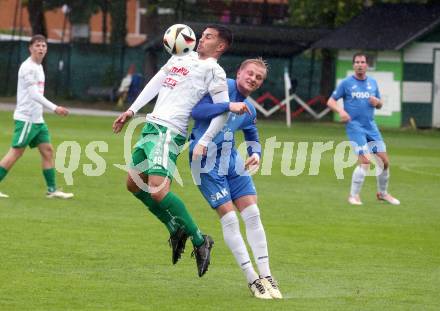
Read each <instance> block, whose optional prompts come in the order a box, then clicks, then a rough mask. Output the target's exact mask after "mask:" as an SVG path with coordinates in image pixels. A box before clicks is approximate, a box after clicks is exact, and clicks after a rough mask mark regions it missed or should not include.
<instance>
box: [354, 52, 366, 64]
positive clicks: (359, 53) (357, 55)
mask: <svg viewBox="0 0 440 311" xmlns="http://www.w3.org/2000/svg"><path fill="white" fill-rule="evenodd" d="M359 56H363V57H365V60H366V61H367V63H368V55H367V54H365V53H364V52H357V53H355V54H354V55H353V60H352V61H353V64H354V60H355V58H356V57H359Z"/></svg>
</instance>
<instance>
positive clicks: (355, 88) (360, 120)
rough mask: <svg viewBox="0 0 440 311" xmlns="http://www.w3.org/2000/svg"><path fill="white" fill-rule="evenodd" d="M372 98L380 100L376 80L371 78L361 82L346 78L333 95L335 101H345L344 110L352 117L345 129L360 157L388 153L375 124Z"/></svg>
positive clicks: (352, 77)
mask: <svg viewBox="0 0 440 311" xmlns="http://www.w3.org/2000/svg"><path fill="white" fill-rule="evenodd" d="M370 96H375V97H377V98H380V92H379V88H378V86H377V82H376V80H374V79H373V78H370V77H367V78H366V79H365V80H359V79H356V77H354V76H351V77H347V78H345V79H344V80H343V81H342V82H341V83H340V84H339V85H338V87H337V88H336V90H335V91H334V92H333V94H332V95H331V97H332V98H333V99H335V100H338V99H340V98H342V99H343V100H344V110H345V111H346V112H347V113H348V114H349V115H350V117H351V121H350V122H347V124H346V125H345V129H346V132H347V136H348V138H349V139H350V142H351V143H352V145H353V147H354V150H355V153H356V154H358V155H360V154H365V153H376V152H386V146H385V143H384V142H383V138H382V135H381V133H380V131H379V129H378V128H377V125H376V122H374V109H375V107H374V106H373V105H371V104H370V100H369V99H370Z"/></svg>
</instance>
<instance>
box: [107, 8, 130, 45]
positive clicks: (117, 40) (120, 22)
mask: <svg viewBox="0 0 440 311" xmlns="http://www.w3.org/2000/svg"><path fill="white" fill-rule="evenodd" d="M110 15H111V18H112V32H111V37H110V41H111V43H112V44H119V45H125V37H126V36H127V26H126V24H127V1H126V0H112V1H110Z"/></svg>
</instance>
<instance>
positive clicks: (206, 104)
mask: <svg viewBox="0 0 440 311" xmlns="http://www.w3.org/2000/svg"><path fill="white" fill-rule="evenodd" d="M228 111H230V112H234V113H236V114H243V113H245V112H247V113H249V114H250V111H249V109H248V107H247V106H246V104H245V103H243V102H231V103H227V102H226V103H216V104H213V103H212V101H205V100H203V99H202V100H201V101H200V102H199V103H198V104H197V105H195V106H194V108H193V110H192V111H191V117H192V118H193V119H194V120H200V121H208V120H211V119H213V118H215V117H217V116H219V115H221V114H222V113H225V112H228Z"/></svg>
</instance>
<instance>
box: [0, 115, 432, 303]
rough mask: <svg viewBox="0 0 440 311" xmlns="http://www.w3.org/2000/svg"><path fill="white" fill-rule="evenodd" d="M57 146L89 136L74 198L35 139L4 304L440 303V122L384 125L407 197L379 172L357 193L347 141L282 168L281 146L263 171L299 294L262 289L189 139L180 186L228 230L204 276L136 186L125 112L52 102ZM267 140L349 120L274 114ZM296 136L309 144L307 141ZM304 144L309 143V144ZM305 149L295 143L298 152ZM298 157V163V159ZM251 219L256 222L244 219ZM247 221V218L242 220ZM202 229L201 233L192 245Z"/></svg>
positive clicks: (0, 255) (278, 260)
mask: <svg viewBox="0 0 440 311" xmlns="http://www.w3.org/2000/svg"><path fill="white" fill-rule="evenodd" d="M46 120H47V123H48V124H49V128H50V129H51V133H52V136H53V143H54V146H55V147H56V146H58V145H59V144H60V143H61V142H63V141H66V140H75V141H77V142H78V143H79V144H80V145H81V148H82V153H81V159H80V165H79V168H78V170H76V172H75V173H74V174H73V180H74V185H73V186H66V185H65V182H64V178H63V175H61V174H58V176H57V178H58V181H59V185H60V186H61V187H63V189H64V190H65V191H72V192H74V193H75V198H74V199H73V200H70V201H60V200H48V199H46V198H45V197H44V194H45V185H44V181H43V178H42V173H41V169H40V157H39V155H38V152H37V151H35V150H28V151H27V152H26V153H25V155H24V157H23V158H22V159H20V161H19V162H18V163H17V165H16V166H15V167H14V168H13V170H12V171H11V172H10V174H9V175H8V176H7V178H6V179H5V180H4V181H3V182H2V183H1V184H0V191H2V192H5V193H7V194H9V195H10V196H11V197H10V198H9V199H4V200H0V310H181V311H183V310H277V311H278V310H440V294H439V293H440V247H439V245H440V244H439V243H440V241H439V240H440V208H439V201H440V132H439V131H424V132H413V131H408V130H383V134H384V137H385V140H386V142H387V145H388V151H389V154H390V158H391V163H392V170H391V173H392V177H391V183H390V192H391V193H393V194H394V195H395V196H396V197H398V198H399V199H400V200H401V202H402V204H401V205H400V206H390V205H386V204H382V203H380V202H377V201H376V199H375V191H376V186H375V178H374V177H367V180H366V183H365V185H364V188H363V192H362V199H363V201H364V205H363V206H361V207H354V206H350V205H348V203H347V202H346V198H347V193H348V188H349V184H350V178H351V172H352V168H348V169H346V170H345V171H344V175H345V179H343V180H338V179H336V176H335V172H334V170H333V152H330V151H328V152H325V153H324V154H323V156H322V159H321V165H320V170H319V174H318V175H315V176H309V174H308V173H307V172H308V165H309V164H310V150H311V146H309V153H308V155H307V161H306V170H305V172H304V173H303V174H300V175H299V176H296V177H292V176H290V177H287V176H284V175H283V174H281V168H280V163H281V156H282V152H281V151H276V152H275V156H274V165H273V168H272V175H271V176H262V175H261V174H258V175H257V176H255V183H256V186H257V189H258V192H259V206H260V209H261V213H262V220H263V224H264V225H265V229H266V234H267V237H268V242H269V251H270V255H271V258H270V260H271V269H272V272H273V274H274V276H275V277H276V278H277V279H278V281H279V283H280V286H281V289H282V292H283V294H284V297H285V299H284V300H282V301H260V300H257V299H254V298H252V297H251V296H250V295H249V291H248V289H247V285H246V281H245V278H244V276H243V275H242V273H241V271H240V269H239V267H238V266H237V265H236V263H235V261H234V259H233V257H232V254H231V253H230V252H229V250H228V249H227V247H226V245H225V244H224V242H223V237H222V233H221V227H220V223H219V221H218V219H217V216H216V214H215V213H214V212H212V211H210V208H209V207H208V205H207V204H206V203H205V202H204V201H203V199H202V197H201V195H200V194H199V192H198V190H197V188H196V187H195V186H194V185H193V184H192V182H191V178H190V174H189V170H188V163H187V162H188V161H187V155H186V153H185V154H184V155H183V156H182V157H181V158H180V160H179V163H178V166H179V171H180V173H181V175H182V178H183V180H184V186H183V187H182V186H180V185H178V184H174V185H173V188H174V191H175V192H177V193H178V194H179V195H180V196H181V198H182V199H183V200H184V201H185V202H186V203H187V206H188V208H189V210H190V211H191V213H192V214H193V216H194V218H195V219H196V220H197V222H198V224H199V226H200V227H201V229H202V230H203V231H204V232H207V233H209V234H211V235H212V236H213V237H214V239H215V241H216V243H215V246H214V248H213V253H212V256H213V257H212V261H211V262H212V264H211V266H210V269H209V271H208V273H207V274H206V275H205V276H204V277H203V278H199V277H198V276H197V274H196V266H195V261H194V260H193V259H191V258H190V249H189V247H188V249H187V251H186V253H185V254H184V257H183V259H182V260H181V261H180V262H179V263H178V264H177V265H176V266H173V265H172V264H171V250H170V248H169V247H168V244H167V239H168V233H167V231H166V229H165V228H164V227H163V226H162V225H161V224H160V223H159V222H158V221H157V220H156V219H155V218H153V217H152V216H151V215H150V214H149V212H148V211H147V210H146V209H145V208H144V207H143V206H142V205H141V204H140V203H139V202H138V201H137V200H136V199H134V198H133V197H132V196H131V195H129V194H128V192H127V191H126V190H125V175H126V174H125V172H123V171H122V170H120V169H118V168H116V167H115V166H114V165H113V164H122V163H124V158H123V138H122V135H119V136H117V135H114V134H112V132H111V123H112V121H113V120H112V118H99V117H79V116H70V117H68V118H67V119H64V118H59V117H55V116H53V115H50V116H46ZM0 124H2V127H1V130H0V153H1V155H3V154H4V153H6V151H7V149H8V148H9V144H10V140H11V134H12V128H13V123H12V113H10V112H0ZM259 126H260V134H261V136H262V137H261V140H262V142H264V141H265V140H266V139H267V138H269V137H272V136H276V137H277V141H279V142H300V141H304V142H314V141H321V142H328V141H335V142H340V141H342V140H344V139H345V133H344V130H343V127H342V126H341V125H330V124H314V123H313V124H312V123H309V124H304V123H303V124H296V123H294V124H293V127H292V128H291V129H289V130H286V128H285V127H284V125H283V124H282V123H274V122H264V121H262V122H260V124H259ZM91 141H105V142H107V143H108V152H106V153H100V155H101V156H102V157H103V158H104V160H105V162H106V164H107V167H106V170H105V173H104V174H103V175H101V176H95V177H87V176H85V175H84V173H83V164H93V162H92V161H91V160H89V159H88V158H87V157H86V156H85V148H86V145H87V144H88V143H89V142H91ZM295 146H296V145H295ZM295 152H296V150H295ZM294 158H295V157H294ZM292 167H293V165H292ZM242 227H243V226H242ZM242 231H243V230H242ZM189 245H190V243H189V244H188V245H187V246H189Z"/></svg>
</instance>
